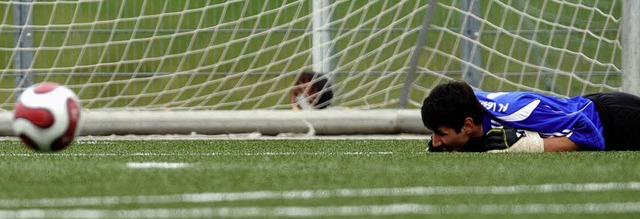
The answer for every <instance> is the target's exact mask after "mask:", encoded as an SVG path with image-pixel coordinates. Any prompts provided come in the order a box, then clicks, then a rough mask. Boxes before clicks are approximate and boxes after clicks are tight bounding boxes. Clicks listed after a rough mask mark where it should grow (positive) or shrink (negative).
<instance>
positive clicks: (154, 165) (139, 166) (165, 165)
mask: <svg viewBox="0 0 640 219" xmlns="http://www.w3.org/2000/svg"><path fill="white" fill-rule="evenodd" d="M187 166H189V164H187V163H169V162H129V163H127V168H132V169H149V168H159V169H179V168H185V167H187Z"/></svg>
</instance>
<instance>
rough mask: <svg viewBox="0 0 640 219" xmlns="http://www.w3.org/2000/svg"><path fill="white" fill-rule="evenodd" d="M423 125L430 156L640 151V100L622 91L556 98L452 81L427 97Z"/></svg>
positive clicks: (435, 89) (423, 112)
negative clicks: (428, 135) (486, 89)
mask: <svg viewBox="0 0 640 219" xmlns="http://www.w3.org/2000/svg"><path fill="white" fill-rule="evenodd" d="M422 122H423V123H424V125H425V126H426V127H427V128H428V129H430V130H432V131H433V133H434V134H433V135H432V137H431V141H429V145H428V148H427V149H428V150H429V151H468V152H543V151H549V152H550V151H579V150H592V151H614V150H618V151H619V150H640V97H637V96H634V95H630V94H626V93H619V92H616V93H597V94H591V95H586V96H576V97H573V98H556V97H553V96H548V95H543V94H538V93H532V92H499V93H491V92H480V91H474V90H473V89H472V88H471V86H469V85H468V84H467V83H465V82H462V81H452V82H449V83H447V84H441V85H438V86H436V87H435V88H434V89H433V90H432V91H431V93H429V96H427V98H425V100H424V103H423V105H422Z"/></svg>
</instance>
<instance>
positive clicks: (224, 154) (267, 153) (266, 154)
mask: <svg viewBox="0 0 640 219" xmlns="http://www.w3.org/2000/svg"><path fill="white" fill-rule="evenodd" d="M424 153H426V152H415V153H404V152H403V154H424ZM393 154H394V152H392V151H373V152H362V151H353V152H311V153H297V152H260V153H132V154H117V153H100V154H85V153H20V154H6V153H0V157H11V156H14V157H39V156H45V157H46V156H52V157H115V156H117V157H121V156H140V157H145V156H182V157H188V156H300V155H318V156H324V155H352V156H361V155H393Z"/></svg>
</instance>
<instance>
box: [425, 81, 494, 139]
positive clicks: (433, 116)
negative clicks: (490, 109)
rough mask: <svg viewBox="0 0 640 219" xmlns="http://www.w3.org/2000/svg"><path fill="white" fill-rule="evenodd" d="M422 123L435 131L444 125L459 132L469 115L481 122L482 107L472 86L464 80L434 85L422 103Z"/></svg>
mask: <svg viewBox="0 0 640 219" xmlns="http://www.w3.org/2000/svg"><path fill="white" fill-rule="evenodd" d="M421 113H422V123H423V124H424V126H425V127H427V128H428V129H431V131H434V132H436V133H437V128H438V127H440V126H445V127H449V128H452V129H454V130H455V131H456V132H458V133H459V132H460V130H461V129H462V126H463V125H464V120H465V119H466V118H467V117H471V118H472V119H473V121H474V123H475V124H481V123H482V119H483V117H484V107H482V105H481V104H480V101H478V98H477V97H476V95H475V93H474V92H473V88H471V86H469V84H467V83H466V82H464V81H451V82H449V83H446V84H440V85H438V86H436V87H434V88H433V89H432V90H431V92H430V93H429V95H428V96H427V98H425V99H424V102H423V103H422V112H421Z"/></svg>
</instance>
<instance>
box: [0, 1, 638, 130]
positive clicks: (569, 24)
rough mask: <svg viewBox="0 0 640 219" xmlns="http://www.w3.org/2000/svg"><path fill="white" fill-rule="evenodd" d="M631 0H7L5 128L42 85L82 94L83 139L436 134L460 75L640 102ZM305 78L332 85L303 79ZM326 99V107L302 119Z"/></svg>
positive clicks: (1, 94) (2, 50) (488, 84)
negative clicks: (435, 100)
mask: <svg viewBox="0 0 640 219" xmlns="http://www.w3.org/2000/svg"><path fill="white" fill-rule="evenodd" d="M628 3H629V2H628V1H626V2H625V1H622V0H607V1H602V0H600V1H598V0H582V1H573V0H541V1H538V0H527V1H510V0H486V1H484V0H482V1H478V0H461V1H457V0H437V1H436V0H417V1H416V0H399V1H382V0H379V1H378V0H372V1H344V0H282V1H251V0H232V1H227V0H185V1H173V0H140V1H109V0H85V1H37V0H20V1H0V12H2V13H0V38H1V39H3V40H2V41H0V121H5V122H4V123H2V124H0V134H7V133H10V127H9V126H8V124H10V122H8V121H11V111H12V110H13V107H14V103H15V97H16V96H17V95H19V93H20V92H21V91H22V90H23V89H24V88H25V86H26V85H29V84H31V83H38V82H42V81H52V82H57V83H59V84H63V85H65V86H67V87H69V88H71V89H72V90H74V91H75V92H76V93H77V94H78V96H79V97H80V99H81V103H82V105H83V108H84V109H85V112H86V113H85V115H87V116H86V120H85V123H86V124H87V125H85V127H86V129H85V130H84V132H83V133H81V134H83V135H106V134H109V133H111V134H126V133H135V134H156V133H169V132H174V133H190V132H198V133H211V134H215V133H224V132H230V133H232V132H233V133H237V132H248V131H251V132H254V131H255V132H261V133H265V134H270V135H271V134H277V133H280V132H301V133H307V132H309V130H311V129H310V128H309V124H311V125H312V126H311V127H314V130H315V133H316V134H340V133H343V134H373V133H378V134H385V133H426V132H427V130H426V129H425V128H424V127H422V123H421V120H420V115H419V114H420V112H419V108H420V106H421V104H422V100H423V99H424V98H425V97H426V95H427V94H428V93H429V91H430V90H431V89H432V88H433V87H434V86H435V85H437V84H440V83H443V82H446V81H449V80H454V79H463V80H467V81H469V83H470V84H472V85H473V86H474V87H476V88H478V89H481V90H486V91H512V90H527V91H537V92H543V93H548V94H553V95H557V96H574V95H582V94H587V93H591V92H611V91H625V92H630V93H638V92H639V91H638V89H640V88H638V87H637V86H636V85H633V83H631V84H630V83H629V82H628V81H627V78H636V79H637V78H638V74H640V73H638V72H625V71H624V70H623V67H624V68H631V69H633V68H634V67H632V66H638V64H639V63H638V62H637V61H636V60H635V59H637V58H632V57H631V56H630V57H626V55H624V54H626V53H627V52H634V51H635V53H637V51H636V49H635V47H633V46H625V45H627V44H631V45H635V44H633V41H629V40H633V39H635V40H638V39H640V37H638V36H636V35H634V34H636V33H634V32H633V31H632V32H630V33H629V32H627V31H626V30H627V29H628V28H623V27H622V25H623V24H629V23H637V22H638V21H637V20H633V19H635V18H636V17H637V16H623V13H624V12H625V10H623V7H624V4H628ZM636 4H637V3H636ZM627 19H630V20H627ZM425 20H426V21H428V23H425ZM636 32H637V31H636ZM625 48H628V50H626V49H625ZM414 54H417V55H415V56H414ZM634 62H635V63H634ZM636 69H639V68H637V67H636ZM303 72H315V73H317V74H320V76H317V77H311V79H310V80H309V81H304V83H301V82H300V79H301V75H302V74H303ZM323 80H328V82H325V81H323ZM320 82H322V83H320ZM320 84H321V85H322V86H314V85H320ZM294 91H295V92H297V93H295V94H294ZM329 92H330V94H331V95H323V94H328V93H329ZM319 97H331V99H330V101H328V102H327V101H324V100H323V101H324V102H327V103H329V105H328V107H325V108H323V109H308V108H309V107H306V109H301V110H294V109H293V106H294V105H296V103H292V102H293V101H300V104H299V105H303V103H306V104H311V105H313V104H315V103H318V99H319ZM303 108H304V107H303ZM307 109H308V110H307ZM258 116H260V117H258ZM247 118H251V120H250V121H253V122H254V123H253V124H252V123H251V122H248V121H249V120H247ZM304 121H307V122H304ZM310 121H312V122H310ZM318 122H319V123H318ZM117 123H121V124H117ZM326 123H332V124H331V125H328V124H326ZM251 125H254V126H255V127H253V128H252V127H251ZM170 126H172V128H170V129H169V128H167V127H170ZM371 126H376V127H371ZM378 126H388V127H378ZM136 127H137V129H136ZM234 127H235V128H234ZM318 127H326V129H324V128H318ZM168 130H170V131H168ZM213 130H216V131H213Z"/></svg>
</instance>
